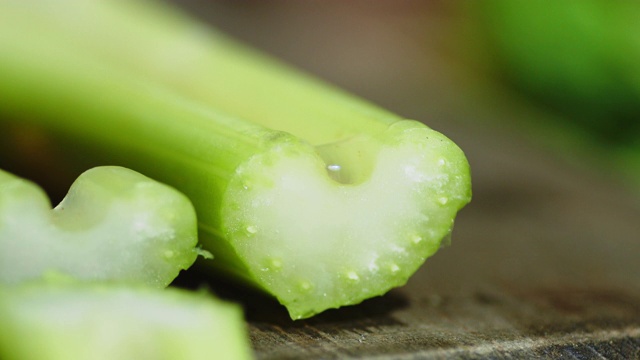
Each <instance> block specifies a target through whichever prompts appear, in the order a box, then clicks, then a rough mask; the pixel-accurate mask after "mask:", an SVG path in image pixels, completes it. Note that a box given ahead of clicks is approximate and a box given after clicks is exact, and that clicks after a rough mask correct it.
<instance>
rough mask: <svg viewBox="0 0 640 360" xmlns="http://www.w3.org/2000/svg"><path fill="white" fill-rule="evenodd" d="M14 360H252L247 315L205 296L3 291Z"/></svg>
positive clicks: (107, 290) (112, 290) (0, 301)
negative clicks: (246, 325)
mask: <svg viewBox="0 0 640 360" xmlns="http://www.w3.org/2000/svg"><path fill="white" fill-rule="evenodd" d="M0 318H1V319H2V322H1V323H0V357H1V358H2V359H8V360H27V359H29V360H30V359H42V360H68V359H91V360H100V359H105V360H106V359H108V360H112V359H136V360H146V359H148V360H174V359H175V360H196V359H197V360H199V359H229V360H235V359H250V358H251V357H252V354H251V347H250V344H249V340H248V336H247V331H246V328H245V323H244V320H243V318H242V311H241V309H240V308H239V307H238V306H237V305H234V304H230V303H226V302H223V301H220V300H217V299H215V298H213V297H212V296H209V295H208V294H205V293H199V294H198V293H193V292H187V291H185V290H179V289H174V288H169V289H166V290H158V289H152V288H147V287H131V286H122V285H115V284H101V285H95V284H94V285H88V284H84V285H82V286H78V285H73V284H60V283H53V284H23V285H19V286H1V287H0Z"/></svg>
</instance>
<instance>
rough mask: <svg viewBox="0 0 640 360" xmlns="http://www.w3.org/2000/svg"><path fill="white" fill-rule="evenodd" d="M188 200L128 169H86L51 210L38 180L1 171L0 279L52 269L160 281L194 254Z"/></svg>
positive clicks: (46, 272) (18, 278)
mask: <svg viewBox="0 0 640 360" xmlns="http://www.w3.org/2000/svg"><path fill="white" fill-rule="evenodd" d="M196 245H197V227H196V217H195V212H194V210H193V207H192V205H191V203H190V202H189V200H188V199H187V198H186V197H185V196H184V195H182V194H180V193H179V192H178V191H176V190H175V189H173V188H170V187H169V186H166V185H163V184H160V183H158V182H156V181H154V180H151V179H149V178H147V177H145V176H143V175H141V174H139V173H136V172H134V171H131V170H128V169H125V168H121V167H115V166H107V167H98V168H94V169H91V170H88V171H86V172H85V173H83V174H82V175H80V176H79V177H78V179H77V180H76V181H75V182H74V184H73V185H72V186H71V188H70V190H69V193H68V195H67V196H66V197H65V198H64V200H62V202H61V203H60V204H59V205H58V206H56V207H55V208H53V209H51V205H50V202H49V200H48V198H47V196H46V194H45V193H44V192H43V191H42V189H41V188H39V187H38V186H37V185H35V184H33V183H31V182H29V181H27V180H25V179H21V178H18V177H16V176H14V175H12V174H9V173H7V172H4V171H2V170H0V283H5V284H7V283H8V284H12V283H19V282H23V281H26V280H31V279H39V278H43V277H44V278H46V277H48V276H51V275H54V274H57V275H62V276H68V277H72V278H75V279H82V280H108V281H120V282H130V283H141V284H147V285H151V286H154V287H165V286H167V285H168V284H169V283H170V282H171V281H172V280H173V279H174V278H175V277H176V276H177V275H178V273H179V272H180V270H183V269H187V268H188V267H189V266H191V265H192V264H193V262H194V261H195V259H196V257H197V254H198V249H197V248H196Z"/></svg>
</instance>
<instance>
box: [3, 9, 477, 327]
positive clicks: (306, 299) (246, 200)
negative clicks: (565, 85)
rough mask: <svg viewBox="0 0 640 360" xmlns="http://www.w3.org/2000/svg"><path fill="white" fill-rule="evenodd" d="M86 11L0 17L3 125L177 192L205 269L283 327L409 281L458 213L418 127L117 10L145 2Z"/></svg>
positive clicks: (193, 29) (445, 162)
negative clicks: (194, 219) (195, 227)
mask: <svg viewBox="0 0 640 360" xmlns="http://www.w3.org/2000/svg"><path fill="white" fill-rule="evenodd" d="M66 2H71V3H75V2H74V1H73V0H66ZM43 3H46V4H49V5H51V3H55V2H51V3H50V2H43ZM81 3H82V2H81ZM89 3H91V4H100V5H99V6H93V5H86V6H85V5H83V6H80V7H79V9H82V11H84V12H83V13H82V16H71V17H64V12H58V13H56V14H57V15H56V16H62V19H64V21H61V20H60V18H57V17H56V19H58V20H56V21H51V20H46V19H45V20H42V18H43V16H42V14H46V11H43V10H39V11H34V12H32V11H31V10H30V9H28V8H25V7H20V6H19V5H16V4H15V3H13V2H9V4H12V5H8V6H6V7H5V8H4V9H0V10H2V11H0V30H3V31H0V51H2V53H1V54H0V55H2V56H0V80H1V81H0V108H1V109H2V110H3V111H5V112H7V113H11V114H12V115H13V117H14V118H20V119H21V120H22V122H17V123H13V124H10V123H7V124H5V126H7V127H9V126H21V125H22V124H29V125H30V126H37V127H42V128H43V129H45V130H46V131H48V132H50V133H51V134H52V135H54V136H57V137H58V138H59V139H63V140H64V142H65V143H66V144H69V145H70V146H72V147H73V149H77V148H82V149H83V150H84V153H83V155H85V156H84V157H85V160H86V158H90V161H93V162H101V161H109V162H112V163H117V164H119V165H124V166H127V167H131V168H133V169H136V170H139V171H142V172H144V173H145V174H147V175H149V176H151V177H153V178H156V179H159V180H161V181H163V182H165V183H168V184H170V185H172V186H174V187H176V188H177V189H179V190H180V191H182V192H183V193H185V194H186V195H187V196H188V197H189V198H190V199H191V200H192V202H193V204H194V206H195V208H196V211H197V213H198V221H199V228H200V240H201V242H202V243H203V245H204V246H205V248H206V249H208V250H210V251H211V252H212V253H213V254H214V256H215V260H214V261H212V262H211V265H212V266H213V267H214V268H215V269H217V270H218V271H220V272H223V273H226V274H230V275H232V276H235V277H236V278H238V279H241V280H243V281H245V282H246V283H248V284H250V285H252V286H255V287H257V288H259V289H261V290H264V291H265V292H267V293H269V294H271V295H273V296H275V297H276V298H277V299H278V300H279V301H280V302H281V303H283V304H284V305H285V306H286V307H287V308H288V310H289V313H290V315H291V317H292V318H294V319H299V318H305V317H309V316H312V315H314V314H316V313H319V312H321V311H323V310H325V309H328V308H334V307H340V306H343V305H348V304H355V303H358V302H360V301H362V300H364V299H366V298H369V297H372V296H376V295H381V294H383V293H385V292H386V291H388V290H389V289H391V288H393V287H396V286H400V285H402V284H404V283H405V282H406V281H407V279H408V278H409V276H410V275H411V274H413V273H414V272H415V270H416V269H417V268H418V267H419V266H420V265H421V264H422V263H423V262H424V260H425V259H426V258H427V257H428V256H430V255H432V254H433V253H434V252H435V251H436V250H437V249H438V247H439V245H440V242H441V240H442V239H443V238H445V237H446V236H447V235H448V234H449V233H450V231H451V228H452V225H453V219H454V217H455V215H456V213H457V211H458V210H459V209H460V208H462V207H463V206H464V205H465V204H466V203H467V202H469V200H470V196H471V191H470V175H469V166H468V163H467V161H466V159H465V156H464V154H463V153H462V151H461V150H460V149H459V148H458V147H457V146H456V145H455V144H454V143H453V142H451V141H450V140H449V139H447V138H446V137H444V136H443V135H441V134H439V133H437V132H435V131H433V130H431V129H429V128H427V127H426V126H424V125H423V124H420V123H418V122H415V121H408V120H403V119H402V118H400V117H398V116H397V115H393V114H389V113H387V112H386V111H383V110H380V109H378V108H376V107H374V106H371V105H368V104H366V103H365V102H363V101H361V100H358V99H355V98H353V97H351V96H349V95H346V94H343V93H341V92H339V91H338V90H335V89H333V88H331V87H328V86H325V85H323V84H321V83H318V82H315V81H313V80H310V79H309V78H307V77H305V76H302V75H300V74H298V73H296V72H294V71H291V70H288V69H287V68H286V67H284V66H282V65H279V64H276V63H275V62H274V61H273V60H269V59H266V58H265V57H263V56H261V55H257V54H255V53H253V52H251V51H249V50H246V49H244V48H242V47H241V46H239V45H237V44H235V43H233V42H231V41H230V40H228V39H225V38H223V37H221V36H220V35H218V34H217V33H215V32H214V31H212V30H209V29H206V28H205V27H203V26H202V25H199V24H196V25H194V23H193V22H190V21H189V20H186V19H185V18H183V17H181V16H177V15H175V16H174V14H173V13H171V12H165V11H162V10H158V9H157V8H155V7H149V9H147V10H148V11H138V12H130V13H131V14H134V15H127V14H128V10H131V8H129V7H128V6H134V7H136V8H137V7H140V9H146V6H147V5H148V3H135V5H132V2H128V3H120V2H113V1H112V2H110V1H104V2H100V1H96V2H89ZM125 4H129V5H125ZM31 5H32V7H33V6H35V5H34V4H31ZM120 6H122V8H120ZM36 7H37V6H36ZM40 9H43V8H40ZM44 9H45V10H46V6H45V7H44ZM79 11H80V10H79ZM3 14H4V18H3ZM105 14H106V15H105ZM34 19H40V20H42V21H37V23H38V24H39V26H40V28H38V27H32V26H31V24H33V23H34V21H33V20H34ZM78 19H82V21H79V20H78ZM86 22H88V23H90V24H91V26H90V29H87V28H86V27H85V26H86ZM84 29H87V30H86V31H85V30H84ZM118 29H122V30H118ZM5 30H6V31H5ZM16 30H19V31H16ZM124 33H128V34H129V35H127V36H126V37H124V36H122V34H124ZM83 34H85V35H84V36H86V37H84V36H83ZM125 39H127V40H128V41H125ZM129 39H131V40H129ZM129 41H130V42H129ZM140 49H142V50H140ZM162 49H165V51H161V50H162ZM177 49H182V50H183V52H184V57H180V61H179V62H178V63H179V66H178V67H177V68H175V73H176V74H177V75H175V76H171V75H167V74H170V73H171V72H172V71H174V68H173V67H172V66H176V65H175V64H176V63H175V62H172V61H175V56H176V55H175V54H173V52H172V51H177ZM185 49H186V50H185ZM187 50H188V51H187ZM147 52H148V53H147ZM179 53H180V54H182V52H179ZM172 56H173V57H172ZM43 59H46V61H43ZM167 64H169V65H167ZM167 66H168V67H167ZM168 69H171V70H170V71H169V70H168ZM25 115H26V116H25Z"/></svg>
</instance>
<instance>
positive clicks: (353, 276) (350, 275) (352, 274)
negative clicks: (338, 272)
mask: <svg viewBox="0 0 640 360" xmlns="http://www.w3.org/2000/svg"><path fill="white" fill-rule="evenodd" d="M347 278H349V279H350V280H353V281H358V280H360V277H359V276H358V274H356V272H355V271H349V272H348V273H347Z"/></svg>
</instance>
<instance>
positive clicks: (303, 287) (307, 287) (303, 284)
mask: <svg viewBox="0 0 640 360" xmlns="http://www.w3.org/2000/svg"><path fill="white" fill-rule="evenodd" d="M299 285H300V290H303V291H309V290H311V283H310V282H308V281H301V282H300V283H299Z"/></svg>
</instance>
